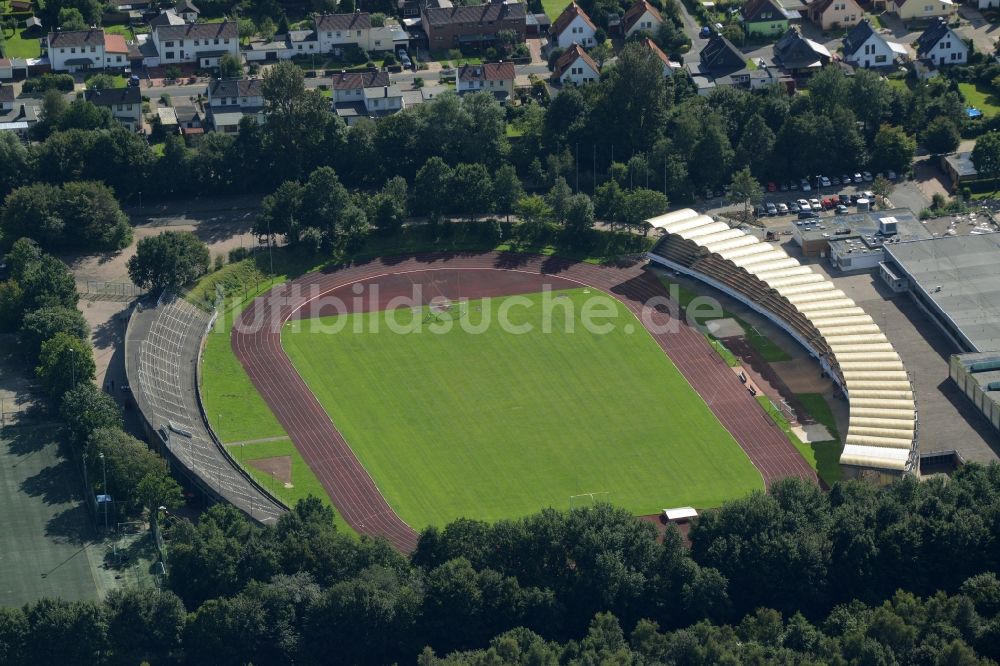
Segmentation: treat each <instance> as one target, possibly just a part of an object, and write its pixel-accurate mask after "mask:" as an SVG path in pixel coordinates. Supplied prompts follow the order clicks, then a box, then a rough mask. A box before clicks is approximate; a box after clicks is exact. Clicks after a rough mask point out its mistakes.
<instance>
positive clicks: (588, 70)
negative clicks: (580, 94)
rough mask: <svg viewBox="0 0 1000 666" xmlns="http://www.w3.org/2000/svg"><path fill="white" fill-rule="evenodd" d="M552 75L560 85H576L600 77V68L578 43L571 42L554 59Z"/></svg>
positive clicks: (591, 81)
mask: <svg viewBox="0 0 1000 666" xmlns="http://www.w3.org/2000/svg"><path fill="white" fill-rule="evenodd" d="M552 76H553V78H554V79H555V80H556V81H558V82H559V83H561V84H562V85H566V84H573V85H577V86H578V85H582V84H584V83H593V82H594V81H597V80H598V79H599V78H601V69H600V68H599V67H598V66H597V63H596V62H594V60H593V58H591V57H590V56H589V55H587V52H586V51H584V50H583V48H582V47H581V46H580V45H579V44H573V45H572V46H571V47H569V48H568V49H566V52H565V53H563V54H562V55H561V56H560V57H559V59H558V60H557V61H556V66H555V68H554V69H553V72H552Z"/></svg>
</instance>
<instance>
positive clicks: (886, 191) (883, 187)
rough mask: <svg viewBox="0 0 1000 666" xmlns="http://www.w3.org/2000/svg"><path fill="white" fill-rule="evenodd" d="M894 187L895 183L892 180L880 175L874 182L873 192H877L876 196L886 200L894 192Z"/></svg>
mask: <svg viewBox="0 0 1000 666" xmlns="http://www.w3.org/2000/svg"><path fill="white" fill-rule="evenodd" d="M894 187H895V184H894V183H893V182H892V181H891V180H889V179H888V178H885V177H884V176H879V177H878V178H876V179H875V182H873V183H872V192H874V193H875V196H876V197H878V198H879V199H881V200H882V201H883V202H885V200H886V199H888V198H889V195H890V194H892V188H894Z"/></svg>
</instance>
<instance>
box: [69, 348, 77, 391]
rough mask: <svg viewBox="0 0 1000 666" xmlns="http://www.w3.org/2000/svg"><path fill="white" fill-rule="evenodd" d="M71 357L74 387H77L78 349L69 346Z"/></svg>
mask: <svg viewBox="0 0 1000 666" xmlns="http://www.w3.org/2000/svg"><path fill="white" fill-rule="evenodd" d="M69 358H70V367H71V368H72V373H73V388H76V351H75V350H74V349H73V348H72V347H70V348H69Z"/></svg>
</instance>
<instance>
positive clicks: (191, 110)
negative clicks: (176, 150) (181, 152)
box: [174, 102, 205, 140]
mask: <svg viewBox="0 0 1000 666" xmlns="http://www.w3.org/2000/svg"><path fill="white" fill-rule="evenodd" d="M174 116H176V117H177V127H178V128H179V129H180V132H181V136H183V137H184V138H185V139H189V138H191V137H195V136H198V135H201V134H204V133H205V128H204V126H203V125H202V119H201V111H199V110H198V107H196V106H195V105H194V104H189V103H185V102H177V103H175V105H174ZM192 140H193V139H192Z"/></svg>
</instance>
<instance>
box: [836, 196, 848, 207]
mask: <svg viewBox="0 0 1000 666" xmlns="http://www.w3.org/2000/svg"><path fill="white" fill-rule="evenodd" d="M838 199H839V200H840V204H841V205H842V206H849V205H851V195H850V194H841V195H840V196H839V197H838Z"/></svg>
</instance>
